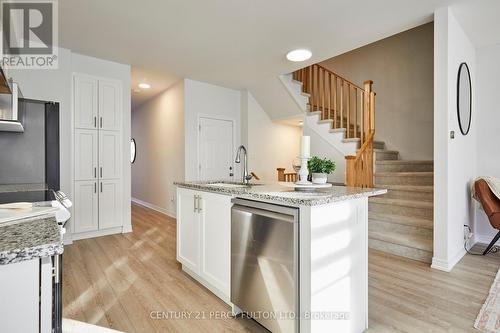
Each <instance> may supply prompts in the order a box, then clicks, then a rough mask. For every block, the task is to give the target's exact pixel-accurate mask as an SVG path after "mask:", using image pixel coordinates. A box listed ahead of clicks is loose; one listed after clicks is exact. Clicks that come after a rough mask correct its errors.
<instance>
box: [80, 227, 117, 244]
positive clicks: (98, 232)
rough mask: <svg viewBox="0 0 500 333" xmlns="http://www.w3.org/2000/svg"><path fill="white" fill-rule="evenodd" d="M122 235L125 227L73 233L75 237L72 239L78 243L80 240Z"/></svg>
mask: <svg viewBox="0 0 500 333" xmlns="http://www.w3.org/2000/svg"><path fill="white" fill-rule="evenodd" d="M121 233H123V227H115V228H109V229H103V230H96V231H87V232H79V233H73V235H71V237H72V238H73V240H74V241H76V240H80V239H87V238H95V237H102V236H109V235H114V234H121Z"/></svg>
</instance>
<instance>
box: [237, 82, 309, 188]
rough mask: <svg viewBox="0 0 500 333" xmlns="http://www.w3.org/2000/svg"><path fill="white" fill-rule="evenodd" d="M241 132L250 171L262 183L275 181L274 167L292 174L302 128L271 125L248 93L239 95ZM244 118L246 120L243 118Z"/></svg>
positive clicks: (273, 123) (244, 92)
mask: <svg viewBox="0 0 500 333" xmlns="http://www.w3.org/2000/svg"><path fill="white" fill-rule="evenodd" d="M241 94H242V105H243V107H242V109H243V110H245V111H244V112H242V115H243V116H242V128H244V129H243V130H242V132H245V133H247V138H246V142H247V145H248V146H247V148H248V161H249V162H248V164H249V170H251V171H253V172H255V174H256V175H257V176H259V178H260V179H261V180H262V181H271V182H272V181H277V177H278V176H277V171H276V169H277V168H286V170H287V171H286V172H293V169H292V162H293V160H294V158H296V157H297V156H298V155H299V151H300V137H301V136H302V129H301V128H300V127H298V126H290V125H285V124H281V123H276V122H272V121H271V119H270V118H269V116H268V114H267V113H266V112H265V111H264V110H263V109H262V107H261V106H260V105H259V103H258V102H257V101H256V100H255V98H254V97H253V96H252V94H251V93H249V92H247V91H243V92H242V93H241ZM245 116H246V117H245Z"/></svg>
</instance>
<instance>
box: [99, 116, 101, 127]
mask: <svg viewBox="0 0 500 333" xmlns="http://www.w3.org/2000/svg"><path fill="white" fill-rule="evenodd" d="M99 118H100V119H99V122H100V125H101V128H102V117H99Z"/></svg>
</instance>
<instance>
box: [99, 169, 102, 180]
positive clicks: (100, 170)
mask: <svg viewBox="0 0 500 333" xmlns="http://www.w3.org/2000/svg"><path fill="white" fill-rule="evenodd" d="M99 172H100V174H101V176H100V177H101V178H102V167H100V168H99Z"/></svg>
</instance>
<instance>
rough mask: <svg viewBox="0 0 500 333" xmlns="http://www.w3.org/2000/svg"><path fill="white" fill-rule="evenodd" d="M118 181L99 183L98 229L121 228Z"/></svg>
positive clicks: (102, 181)
mask: <svg viewBox="0 0 500 333" xmlns="http://www.w3.org/2000/svg"><path fill="white" fill-rule="evenodd" d="M121 194H122V191H121V181H120V180H113V179H112V180H101V181H100V182H99V229H100V230H102V229H108V228H114V227H121V226H123V221H122V215H121V214H122V197H121Z"/></svg>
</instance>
